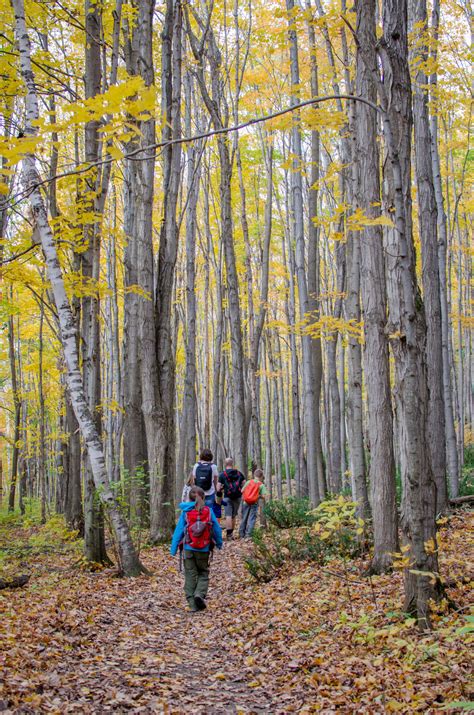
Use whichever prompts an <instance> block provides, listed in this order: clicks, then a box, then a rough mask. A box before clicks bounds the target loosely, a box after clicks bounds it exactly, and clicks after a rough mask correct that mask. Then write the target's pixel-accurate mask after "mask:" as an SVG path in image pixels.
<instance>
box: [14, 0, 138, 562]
mask: <svg viewBox="0 0 474 715" xmlns="http://www.w3.org/2000/svg"><path fill="white" fill-rule="evenodd" d="M12 6H13V10H14V13H15V24H16V27H15V29H16V39H17V42H18V47H19V51H20V66H21V74H22V78H23V81H24V83H25V86H26V90H27V93H26V98H25V103H26V125H25V135H27V136H30V137H35V136H36V132H37V130H36V129H35V128H34V125H33V122H37V121H38V118H39V112H38V99H37V96H36V88H35V79H34V74H33V71H32V68H31V59H30V41H29V37H28V33H27V29H26V22H25V14H24V5H23V0H12ZM23 177H24V183H25V186H26V190H27V192H28V195H29V197H30V202H31V208H32V212H33V216H34V218H35V220H36V225H37V227H38V233H39V237H40V240H41V245H42V248H43V253H44V257H45V262H46V267H47V272H48V278H49V281H50V283H51V288H52V292H53V296H54V302H55V306H56V311H57V313H58V319H59V326H60V335H61V343H62V346H63V350H64V358H65V362H66V366H67V385H68V388H69V392H70V395H71V400H72V404H73V408H74V412H75V415H76V418H77V420H78V423H79V426H80V430H81V433H82V436H83V439H84V441H85V443H86V446H87V450H88V455H89V461H90V464H91V468H92V473H93V475H94V480H95V486H96V488H97V490H98V492H99V496H100V499H101V500H102V502H103V503H104V504H105V505H106V507H107V509H108V512H109V515H110V518H111V522H112V526H113V529H114V533H115V537H116V540H117V549H118V555H119V558H120V564H119V566H120V567H121V569H122V570H123V572H124V574H125V575H126V576H134V575H137V574H138V573H140V572H142V571H143V567H142V565H141V564H140V561H139V559H138V556H137V554H136V551H135V548H134V546H133V542H132V539H131V536H130V531H129V529H128V525H127V522H126V521H125V519H124V518H123V515H122V513H121V511H120V508H119V506H118V504H117V502H116V500H115V498H114V495H113V492H112V490H111V488H110V484H109V482H108V479H107V471H106V467H105V459H104V451H103V447H102V442H101V438H100V434H99V433H98V431H97V428H96V426H95V423H94V420H93V417H92V415H91V412H90V409H89V407H88V401H87V397H86V393H85V390H84V383H83V380H82V375H81V372H80V369H79V355H78V349H77V342H76V331H77V328H76V323H75V320H74V316H73V314H72V310H71V306H70V304H69V300H68V298H67V295H66V290H65V286H64V280H63V276H62V270H61V266H60V263H59V259H58V255H57V252H56V244H55V241H54V237H53V233H52V231H51V227H50V225H49V222H48V217H47V213H46V207H45V204H44V201H43V196H42V194H41V190H40V188H39V187H40V185H41V176H40V175H39V173H38V170H37V168H36V157H35V156H34V155H33V154H26V155H25V157H24V158H23Z"/></svg>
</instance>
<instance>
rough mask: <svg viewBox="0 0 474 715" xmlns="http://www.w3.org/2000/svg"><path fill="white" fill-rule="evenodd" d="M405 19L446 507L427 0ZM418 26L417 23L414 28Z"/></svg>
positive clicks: (432, 421)
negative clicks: (410, 38) (411, 45)
mask: <svg viewBox="0 0 474 715" xmlns="http://www.w3.org/2000/svg"><path fill="white" fill-rule="evenodd" d="M409 25H410V27H411V32H414V33H415V37H416V38H417V41H416V45H415V46H416V51H415V50H412V52H411V54H412V59H411V63H412V65H415V69H414V70H413V71H414V82H413V84H414V88H413V125H414V139H415V171H416V183H417V199H418V222H419V231H420V240H421V263H422V281H423V303H424V306H425V316H426V327H427V332H426V366H427V379H428V446H429V450H430V461H431V468H432V470H433V478H434V481H435V484H436V509H437V512H438V513H444V512H445V511H446V510H447V509H448V508H449V505H448V490H447V484H446V434H445V413H444V395H443V354H442V325H441V300H440V276H439V261H438V235H437V207H436V198H435V190H434V181H433V167H432V162H431V155H430V153H429V152H428V151H427V147H428V146H431V132H430V125H429V117H428V92H427V85H428V78H427V76H426V74H425V72H424V69H423V64H421V63H425V64H426V62H427V61H428V48H427V45H426V41H425V40H423V36H424V35H425V33H426V32H427V29H428V28H427V12H426V0H410V2H409ZM415 28H416V29H415Z"/></svg>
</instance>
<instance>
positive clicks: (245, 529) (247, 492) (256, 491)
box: [239, 469, 267, 539]
mask: <svg viewBox="0 0 474 715" xmlns="http://www.w3.org/2000/svg"><path fill="white" fill-rule="evenodd" d="M263 481H264V476H263V470H262V469H256V470H255V472H254V473H253V476H252V478H251V479H249V480H248V481H246V482H245V484H244V487H243V489H242V499H243V504H242V521H241V522H240V530H239V533H240V538H241V539H244V538H246V537H248V536H251V534H252V531H253V529H254V526H255V521H256V519H257V514H258V501H259V499H261V498H262V499H263V498H264V497H265V495H266V493H267V490H266V487H265V484H264V483H263Z"/></svg>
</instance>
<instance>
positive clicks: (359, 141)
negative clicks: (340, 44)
mask: <svg viewBox="0 0 474 715" xmlns="http://www.w3.org/2000/svg"><path fill="white" fill-rule="evenodd" d="M356 10H357V38H358V43H359V45H358V50H357V63H356V73H357V80H356V82H357V87H356V90H357V94H358V95H360V96H361V97H365V98H367V99H369V100H370V101H372V102H374V101H375V100H376V97H377V87H376V83H375V80H374V77H373V74H372V71H373V68H374V67H376V63H377V59H376V54H375V44H376V34H375V11H376V4H375V0H368V1H367V2H365V1H363V0H360V1H359V2H357V4H356ZM362 48H363V49H362ZM355 131H356V135H355V138H356V150H355V157H356V160H357V171H358V181H357V182H356V184H357V186H358V191H357V193H356V202H357V207H358V208H360V209H362V210H363V212H364V215H365V216H367V217H368V218H369V219H371V220H372V219H378V218H379V217H380V201H381V196H380V160H379V147H378V142H377V117H376V113H375V111H374V110H373V109H371V108H370V107H368V106H367V105H365V104H362V103H360V102H359V103H357V105H356V121H355ZM360 250H361V297H362V307H363V319H364V338H365V346H364V371H365V375H366V387H367V401H368V433H369V450H370V465H369V481H370V486H371V500H372V504H371V506H372V515H373V527H374V556H373V559H372V563H371V569H372V571H374V572H375V573H382V572H383V571H386V570H387V569H388V568H390V566H391V564H392V554H393V553H394V552H396V551H397V549H398V524H397V504H396V489H395V459H394V453H393V418H392V403H391V389H390V366H389V355H388V340H387V335H386V324H387V297H386V285H385V265H384V249H383V234H382V229H381V226H377V225H370V226H365V227H364V228H363V230H362V231H361V233H360Z"/></svg>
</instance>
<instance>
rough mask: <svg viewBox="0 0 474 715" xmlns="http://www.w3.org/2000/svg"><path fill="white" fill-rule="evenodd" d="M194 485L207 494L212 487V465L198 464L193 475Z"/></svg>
mask: <svg viewBox="0 0 474 715" xmlns="http://www.w3.org/2000/svg"><path fill="white" fill-rule="evenodd" d="M194 484H195V485H196V486H197V487H201V489H204V491H205V492H208V491H209V489H210V488H211V487H212V464H205V463H203V462H198V464H197V466H196V470H195V474H194Z"/></svg>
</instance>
